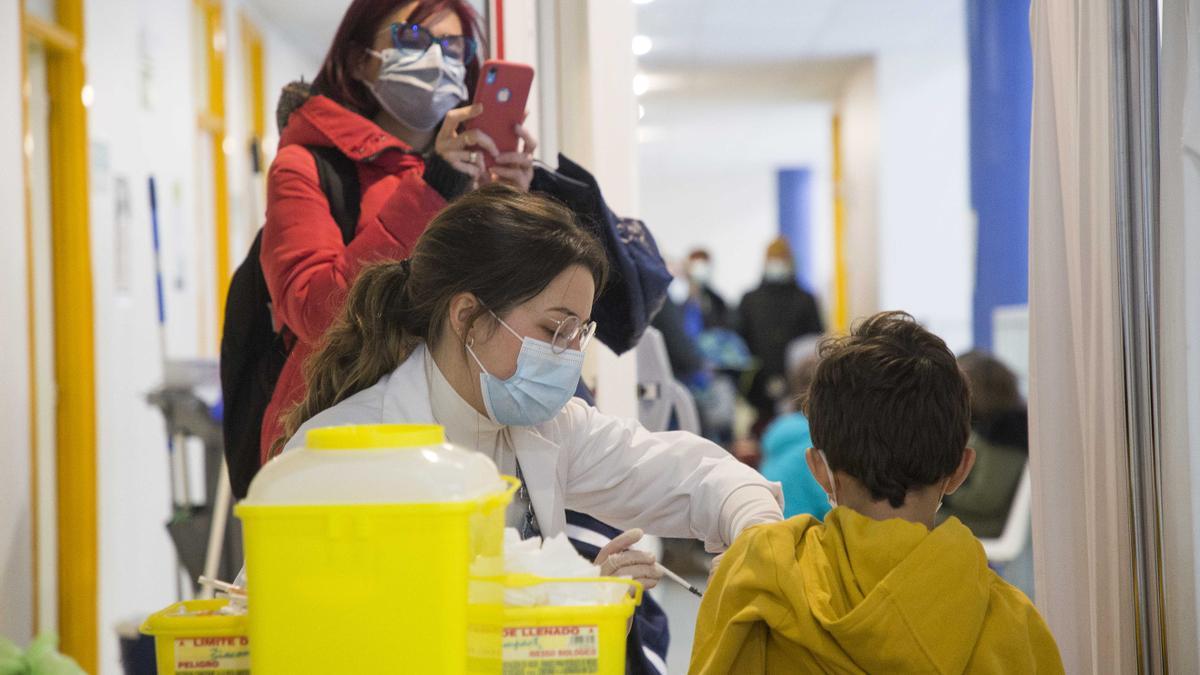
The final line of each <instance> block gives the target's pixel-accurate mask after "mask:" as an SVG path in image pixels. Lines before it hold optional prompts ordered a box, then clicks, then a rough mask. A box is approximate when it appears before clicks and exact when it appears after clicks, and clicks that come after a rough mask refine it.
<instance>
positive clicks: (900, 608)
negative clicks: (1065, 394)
mask: <svg viewBox="0 0 1200 675" xmlns="http://www.w3.org/2000/svg"><path fill="white" fill-rule="evenodd" d="M689 672H691V673H736V674H737V675H743V674H748V673H863V672H866V673H1062V672H1063V666H1062V660H1061V658H1060V657H1059V654H1058V647H1057V645H1055V643H1054V638H1053V636H1051V635H1050V630H1049V629H1048V628H1047V627H1046V624H1045V622H1044V621H1043V620H1042V617H1041V616H1040V615H1039V614H1038V613H1037V610H1036V609H1034V607H1033V604H1032V603H1030V602H1029V599H1028V598H1026V597H1025V595H1024V594H1023V593H1021V592H1020V591H1019V590H1017V589H1016V588H1014V587H1012V586H1010V585H1009V584H1008V583H1006V582H1005V581H1004V580H1002V579H1001V578H1000V577H999V576H997V575H996V573H995V572H993V571H992V570H990V569H988V566H987V559H986V557H985V556H984V553H983V547H982V546H981V545H980V544H979V541H978V540H976V539H975V537H974V536H973V535H972V534H971V531H970V530H968V529H967V527H966V526H964V525H963V524H962V523H961V522H959V521H958V519H957V518H951V519H950V520H948V521H946V522H945V523H943V524H941V525H940V526H938V527H937V528H935V529H934V530H932V531H930V530H928V529H926V528H925V526H924V525H921V524H918V523H912V522H908V521H905V520H898V519H897V520H886V521H879V520H872V519H871V518H867V517H866V516H863V515H861V514H859V513H857V512H855V511H853V510H851V509H848V508H845V507H842V508H837V509H834V510H833V511H831V512H830V513H829V514H828V515H827V516H826V517H825V522H824V524H822V523H821V521H819V520H816V519H814V518H812V517H811V516H797V517H795V518H791V519H789V520H786V521H783V522H781V523H772V524H769V525H760V526H758V527H754V528H752V529H750V530H747V531H746V532H745V533H744V534H743V535H742V536H740V537H738V540H737V541H736V542H734V544H733V546H732V547H731V548H730V549H729V551H728V552H727V553H726V554H725V557H724V558H723V559H722V561H721V564H720V565H719V566H718V567H717V573H716V575H715V576H714V578H713V580H712V583H711V584H710V585H709V588H708V591H707V592H706V593H705V594H704V601H703V602H702V603H701V604H700V615H699V617H698V619H697V623H696V638H695V643H694V646H693V648H692V664H691V669H690V671H689Z"/></svg>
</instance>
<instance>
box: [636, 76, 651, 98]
mask: <svg viewBox="0 0 1200 675" xmlns="http://www.w3.org/2000/svg"><path fill="white" fill-rule="evenodd" d="M649 89H650V81H649V79H648V78H647V77H646V76H645V75H643V74H641V73H638V74H637V75H634V76H633V95H634V96H641V95H642V94H644V93H646V91H647V90H649Z"/></svg>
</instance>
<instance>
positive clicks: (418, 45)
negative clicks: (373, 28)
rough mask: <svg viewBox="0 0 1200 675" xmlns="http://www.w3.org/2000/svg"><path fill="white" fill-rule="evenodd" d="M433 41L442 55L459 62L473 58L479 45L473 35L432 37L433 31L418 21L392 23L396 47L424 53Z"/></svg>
mask: <svg viewBox="0 0 1200 675" xmlns="http://www.w3.org/2000/svg"><path fill="white" fill-rule="evenodd" d="M434 43H437V44H438V45H440V46H441V48H442V56H445V57H446V58H449V59H454V60H455V61H458V62H460V63H468V62H470V61H471V59H473V58H475V52H476V51H477V50H478V49H479V45H478V44H477V43H476V42H475V38H473V37H468V36H466V35H443V36H441V37H434V35H433V33H430V32H429V30H428V29H426V28H425V27H424V26H422V25H421V24H419V23H394V24H392V44H393V45H394V46H395V47H396V49H400V50H404V51H417V52H421V53H422V54H424V53H425V52H426V51H428V50H429V48H430V47H432V46H433V45H434Z"/></svg>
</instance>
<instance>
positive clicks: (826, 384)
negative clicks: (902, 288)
mask: <svg viewBox="0 0 1200 675" xmlns="http://www.w3.org/2000/svg"><path fill="white" fill-rule="evenodd" d="M820 355H821V361H820V363H819V364H818V365H817V371H816V374H815V375H814V376H813V381H812V384H811V385H810V386H809V390H808V396H807V397H806V399H805V402H804V414H805V416H807V417H808V422H809V425H810V429H811V431H812V440H813V446H814V447H816V448H820V449H821V450H823V451H824V452H825V456H826V457H827V458H828V461H829V465H830V468H831V469H835V470H838V471H843V472H845V473H847V474H849V475H850V476H852V477H854V478H855V479H857V480H858V481H860V482H861V483H862V484H863V485H864V486H865V487H866V488H867V490H869V491H870V493H871V497H872V498H873V499H876V500H882V499H886V500H888V503H889V504H891V505H892V507H893V508H899V507H900V506H902V505H903V504H904V500H905V498H906V496H907V495H908V493H909V492H910V491H911V490H913V489H914V488H920V487H925V486H927V485H933V484H934V483H937V482H938V481H939V480H941V479H942V478H945V477H946V476H948V475H950V474H951V473H953V472H954V471H955V469H957V468H958V465H959V463H960V462H961V461H962V455H963V451H964V449H965V448H966V446H967V438H968V436H969V435H970V421H971V407H970V394H969V393H968V389H967V381H966V378H965V377H964V376H963V374H962V372H961V371H960V370H959V369H958V364H957V363H956V362H955V359H954V354H953V353H951V351H950V350H949V349H948V348H947V347H946V343H945V342H943V341H942V339H941V338H939V337H938V336H936V335H934V334H933V333H930V332H929V331H927V330H925V329H924V328H922V327H921V325H920V324H918V323H917V322H916V320H914V319H913V318H912V317H911V316H910V315H908V314H906V313H904V312H883V313H880V314H876V315H874V316H871V317H869V318H867V319H864V320H863V321H861V322H860V323H858V324H857V325H855V326H854V328H853V329H852V330H851V331H850V334H849V335H847V336H843V337H836V338H827V339H826V340H824V341H823V342H822V343H821V348H820Z"/></svg>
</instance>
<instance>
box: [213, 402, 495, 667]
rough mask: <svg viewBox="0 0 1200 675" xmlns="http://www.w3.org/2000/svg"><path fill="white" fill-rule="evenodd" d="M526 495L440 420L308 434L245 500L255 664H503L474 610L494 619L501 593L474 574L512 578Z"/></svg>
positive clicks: (490, 629)
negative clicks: (450, 437) (510, 549)
mask: <svg viewBox="0 0 1200 675" xmlns="http://www.w3.org/2000/svg"><path fill="white" fill-rule="evenodd" d="M515 489H516V480H515V479H512V478H508V477H502V476H500V475H499V473H498V471H497V469H496V466H495V464H493V463H492V461H491V460H490V459H488V458H487V457H485V456H484V455H482V454H480V453H478V452H473V451H470V450H464V449H461V448H456V447H454V446H451V445H447V444H446V442H445V435H444V433H443V430H442V428H441V427H439V426H432V425H424V426H413V425H378V426H347V427H330V428H325V429H315V430H313V431H310V432H308V435H307V436H306V440H305V447H304V448H301V449H297V450H294V451H290V452H285V453H284V454H283V455H281V456H280V457H278V458H276V459H274V460H272V461H271V462H269V463H268V464H267V465H266V466H264V467H263V468H262V470H261V471H260V472H259V473H258V476H256V477H255V479H254V482H253V483H252V484H251V485H250V491H249V494H248V495H247V496H246V499H245V500H243V501H242V502H241V503H240V504H238V506H237V508H236V513H237V515H238V517H240V518H241V519H242V524H243V532H244V536H245V549H246V574H247V590H248V596H249V597H248V604H249V610H250V612H249V616H250V644H252V645H253V649H252V650H251V667H252V669H253V671H254V672H255V673H256V675H270V674H272V673H287V674H288V675H293V674H300V673H397V672H406V673H465V672H472V671H479V670H480V669H492V668H495V667H497V666H498V654H499V650H500V627H499V626H498V625H496V622H495V621H493V620H491V619H486V620H484V622H483V625H480V621H478V620H472V618H471V617H472V616H475V617H479V616H484V617H491V616H493V612H492V611H491V610H492V609H494V608H487V607H484V608H482V611H481V607H480V605H481V603H483V604H491V603H495V604H496V606H498V605H499V603H500V598H499V597H498V596H495V597H493V596H492V595H491V591H489V590H487V589H488V588H490V586H488V585H483V586H482V587H481V586H480V584H478V583H476V584H474V585H471V582H470V579H471V577H472V576H474V577H476V578H478V577H481V576H482V577H487V576H491V575H497V574H499V573H500V572H501V570H502V567H503V529H504V512H505V509H506V507H507V505H508V503H509V502H510V501H511V500H512V494H513V492H514V491H515ZM469 585H471V588H470V589H469ZM469 590H470V597H471V602H472V603H474V604H473V605H472V609H471V610H470V611H469V609H468V593H469Z"/></svg>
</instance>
